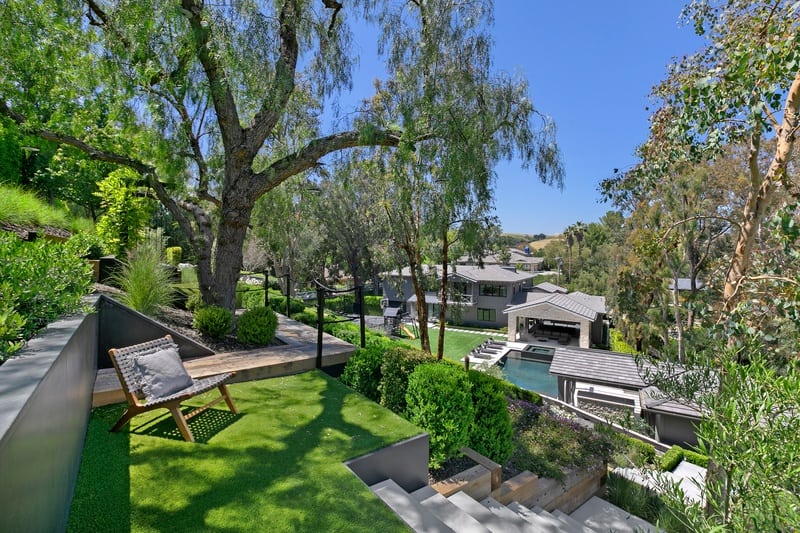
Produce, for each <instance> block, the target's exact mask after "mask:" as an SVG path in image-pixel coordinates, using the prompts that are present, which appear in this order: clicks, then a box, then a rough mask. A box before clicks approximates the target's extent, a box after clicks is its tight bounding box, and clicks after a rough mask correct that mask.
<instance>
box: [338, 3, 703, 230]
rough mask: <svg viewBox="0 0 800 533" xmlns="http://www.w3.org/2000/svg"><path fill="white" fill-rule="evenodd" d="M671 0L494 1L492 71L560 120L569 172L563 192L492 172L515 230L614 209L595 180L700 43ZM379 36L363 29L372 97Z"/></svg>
mask: <svg viewBox="0 0 800 533" xmlns="http://www.w3.org/2000/svg"><path fill="white" fill-rule="evenodd" d="M683 5H684V4H683V2H678V1H674V0H602V1H590V0H577V1H572V2H553V1H549V2H545V1H540V0H495V24H494V28H493V30H492V33H493V35H494V38H495V48H494V69H495V70H496V71H506V72H514V73H520V74H522V75H524V76H525V77H526V78H527V79H528V82H529V84H530V97H531V99H532V101H533V103H534V105H535V106H536V107H537V108H538V109H539V110H540V111H541V112H543V113H545V114H548V115H550V116H551V117H552V118H553V119H554V120H555V122H556V125H557V127H558V135H557V140H558V143H559V145H560V147H561V151H562V154H563V158H564V165H565V169H566V179H565V185H564V189H563V191H559V190H558V189H556V188H552V187H548V186H545V185H542V184H541V183H540V182H539V179H538V177H537V176H535V175H534V174H532V173H531V172H525V171H523V170H522V169H521V168H520V165H519V163H517V162H511V163H502V164H501V165H499V166H498V167H497V168H496V169H495V171H496V174H497V182H496V188H495V196H496V214H497V215H498V216H499V217H500V220H501V223H502V226H503V230H504V231H506V232H512V233H530V234H533V233H545V234H548V235H551V234H557V233H560V232H561V231H562V230H563V229H564V228H565V227H566V226H568V225H569V224H572V223H574V222H577V221H579V220H580V221H583V222H586V223H589V222H595V221H597V220H599V218H600V217H601V216H602V215H603V214H604V213H605V212H606V211H608V210H609V209H610V206H609V205H606V204H601V203H599V194H598V192H597V185H598V184H599V182H600V181H601V180H602V179H603V178H605V177H608V176H610V175H611V174H612V172H613V169H615V168H618V169H621V170H624V169H626V168H629V167H630V166H632V165H633V164H635V162H636V157H635V153H634V151H635V148H636V146H637V145H639V144H641V143H642V142H644V141H645V140H646V138H647V127H648V122H647V118H648V116H649V113H648V112H647V111H646V110H645V107H646V106H648V105H649V104H650V101H649V99H648V95H649V93H650V89H651V88H652V87H653V86H654V85H655V84H657V83H658V82H659V81H660V80H662V79H663V78H664V77H665V75H666V71H667V65H668V64H669V63H670V62H671V60H672V58H674V57H679V56H682V55H685V54H689V53H692V52H694V51H696V50H698V49H699V48H700V47H701V46H702V44H703V42H702V41H701V40H700V38H698V37H697V36H696V35H695V34H694V32H693V30H692V28H691V27H687V26H681V25H680V24H679V21H678V18H679V15H680V12H681V9H682V7H683ZM373 43H374V35H370V34H368V33H364V32H363V31H359V30H358V29H356V35H355V46H356V48H357V50H358V51H359V53H360V54H361V68H360V71H359V72H358V73H357V74H356V78H355V80H354V94H355V95H358V96H359V97H361V96H365V95H368V94H371V92H372V90H371V83H372V79H373V78H374V77H375V76H379V75H380V72H381V71H382V69H381V68H380V67H379V66H378V65H376V64H375V60H374V58H373V57H371V55H372V54H373V53H374V52H373V50H374V44H373Z"/></svg>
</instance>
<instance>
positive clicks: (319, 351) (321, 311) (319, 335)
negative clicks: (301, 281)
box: [317, 287, 325, 368]
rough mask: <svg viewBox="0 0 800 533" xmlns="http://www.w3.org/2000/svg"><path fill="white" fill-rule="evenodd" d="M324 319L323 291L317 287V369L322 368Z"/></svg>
mask: <svg viewBox="0 0 800 533" xmlns="http://www.w3.org/2000/svg"><path fill="white" fill-rule="evenodd" d="M324 319H325V290H324V289H323V288H321V287H317V368H322V323H323V321H324Z"/></svg>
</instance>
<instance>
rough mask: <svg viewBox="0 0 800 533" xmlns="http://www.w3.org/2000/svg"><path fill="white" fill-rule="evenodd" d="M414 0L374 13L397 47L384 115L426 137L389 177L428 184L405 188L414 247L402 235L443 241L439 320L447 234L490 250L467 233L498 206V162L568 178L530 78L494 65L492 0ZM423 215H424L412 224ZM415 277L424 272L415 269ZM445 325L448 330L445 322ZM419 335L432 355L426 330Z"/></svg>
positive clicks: (420, 305)
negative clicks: (413, 203)
mask: <svg viewBox="0 0 800 533" xmlns="http://www.w3.org/2000/svg"><path fill="white" fill-rule="evenodd" d="M386 5H388V6H391V5H392V3H387V4H386ZM409 5H410V6H411V9H408V10H404V11H397V10H393V9H391V8H385V9H384V10H382V11H380V12H379V14H378V18H379V19H380V20H381V21H382V23H383V30H384V31H383V36H384V41H383V42H384V44H385V45H386V46H389V47H390V48H391V53H390V54H389V67H390V70H391V72H393V73H394V79H393V80H392V81H391V83H389V84H387V85H386V87H385V90H384V95H383V99H382V103H383V105H384V109H385V110H386V111H387V113H386V115H385V116H386V117H387V121H397V120H402V121H403V127H404V131H406V132H407V133H410V132H413V134H412V136H413V137H417V138H424V137H427V138H428V140H427V141H426V142H424V143H416V145H413V144H409V145H408V149H407V150H406V154H405V156H404V157H402V158H400V157H398V158H396V159H394V161H395V162H396V163H397V164H398V165H399V167H398V169H403V170H404V171H395V172H393V173H392V174H391V175H392V176H395V177H397V178H399V180H400V182H398V183H395V190H401V189H403V188H407V187H408V186H409V185H411V186H416V185H418V186H419V187H420V188H421V189H424V190H425V195H426V196H425V197H422V196H418V194H419V193H415V192H410V193H408V194H406V196H407V197H408V198H411V197H416V198H418V199H419V200H420V205H419V206H418V209H412V210H408V211H406V213H407V216H409V217H410V218H409V220H410V221H411V222H413V225H414V226H415V228H416V229H414V231H413V232H412V234H409V233H405V235H406V236H411V237H413V239H416V243H415V244H413V246H409V239H406V240H405V242H404V243H403V245H402V246H404V247H406V249H408V248H415V249H416V250H419V248H420V243H421V240H420V239H422V238H427V239H429V240H430V241H433V242H437V243H438V244H439V257H438V259H439V262H440V263H441V264H442V276H441V278H440V290H439V305H440V306H441V307H440V313H441V314H440V316H446V312H447V297H448V291H449V281H448V277H449V273H450V268H449V246H450V241H449V238H450V236H451V235H452V234H451V233H450V230H451V229H454V228H456V227H457V228H458V229H459V233H460V238H462V239H464V240H465V242H467V241H469V242H470V243H474V244H473V246H474V247H476V248H481V249H483V248H485V243H482V244H481V243H478V242H477V240H475V239H468V236H471V235H479V232H475V231H472V230H473V229H474V228H477V227H480V226H481V221H482V219H485V218H486V216H487V214H488V212H489V210H490V208H491V206H492V181H493V178H494V173H493V167H494V165H495V164H496V163H497V162H498V161H500V160H504V159H505V160H509V159H512V158H514V157H519V158H520V159H521V161H522V164H523V166H524V167H526V168H529V167H533V168H534V170H535V172H536V173H537V175H538V177H539V178H540V179H541V180H542V181H543V182H545V183H551V184H557V185H561V183H562V180H563V169H562V167H561V161H560V154H559V152H558V148H557V146H556V144H555V140H554V133H555V128H554V126H553V124H552V122H551V121H550V119H549V118H548V117H546V116H544V115H542V114H540V113H538V112H537V111H536V110H535V109H534V107H533V105H532V103H531V102H530V100H529V98H528V86H527V83H526V81H525V80H524V79H519V78H511V77H508V76H505V75H495V74H492V73H491V71H490V67H491V39H490V37H489V35H488V27H489V24H490V22H491V19H492V8H493V6H492V2H490V1H488V0H484V1H479V2H467V3H465V2H459V1H456V0H444V1H439V2H429V1H420V0H412V1H410V2H409ZM406 20H411V21H413V22H412V24H411V26H412V27H413V28H414V31H413V32H409V31H408V29H407V27H404V25H402V24H401V22H402V21H406ZM536 120H540V122H538V123H536V122H534V121H536ZM390 123H391V122H390ZM424 202H427V205H424ZM394 205H396V206H403V205H409V204H408V203H407V202H395V203H394ZM420 215H422V216H423V217H424V218H419V219H417V220H414V217H418V216H420ZM397 218H398V217H395V219H397ZM484 225H485V224H484ZM395 226H397V223H395ZM414 254H417V255H419V254H418V253H417V252H414ZM411 255H413V254H409V262H410V263H413V264H417V265H419V264H420V261H419V259H418V258H412V257H411ZM412 270H413V268H412ZM412 279H418V277H417V276H414V275H412ZM420 279H421V278H420ZM418 281H419V279H418ZM415 293H416V295H417V314H418V317H419V318H420V321H423V320H424V319H426V318H427V305H426V302H425V299H424V291H422V290H421V287H416V288H415ZM441 322H442V323H441V328H444V322H445V321H444V320H442V321H441ZM440 339H443V329H440ZM420 340H421V344H422V347H423V349H424V350H426V351H428V352H430V346H429V339H428V338H427V331H426V329H425V327H423V328H422V332H421V336H420ZM441 344H442V341H440V346H441ZM440 354H441V349H440Z"/></svg>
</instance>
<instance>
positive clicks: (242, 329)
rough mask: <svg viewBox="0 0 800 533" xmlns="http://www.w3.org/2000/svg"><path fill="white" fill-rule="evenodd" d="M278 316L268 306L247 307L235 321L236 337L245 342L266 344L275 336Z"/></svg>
mask: <svg viewBox="0 0 800 533" xmlns="http://www.w3.org/2000/svg"><path fill="white" fill-rule="evenodd" d="M277 329H278V317H277V316H276V315H275V311H273V310H272V309H271V308H269V307H264V306H263V305H262V306H261V307H254V308H253V309H248V310H247V311H245V312H244V313H242V315H241V316H240V317H239V319H238V320H237V321H236V338H237V339H239V342H243V343H245V344H257V345H260V346H266V345H268V344H269V343H271V342H272V339H274V338H275V330H277Z"/></svg>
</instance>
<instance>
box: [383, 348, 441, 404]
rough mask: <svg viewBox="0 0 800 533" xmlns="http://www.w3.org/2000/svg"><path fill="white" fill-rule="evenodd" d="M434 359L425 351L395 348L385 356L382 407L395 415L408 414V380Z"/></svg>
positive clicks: (387, 351) (389, 350)
mask: <svg viewBox="0 0 800 533" xmlns="http://www.w3.org/2000/svg"><path fill="white" fill-rule="evenodd" d="M432 360H433V359H432V358H431V357H430V356H429V355H428V354H426V353H425V352H423V351H420V350H414V349H411V348H405V347H400V346H395V347H393V348H390V349H388V350H386V352H385V353H384V354H383V364H382V365H381V375H382V378H381V384H380V386H379V390H380V393H381V405H382V406H384V407H386V408H387V409H391V410H392V411H394V412H395V413H398V414H401V415H402V414H403V413H405V412H406V389H407V387H408V378H409V376H410V375H411V374H412V373H413V372H414V369H415V368H416V367H417V366H418V365H420V364H422V363H426V362H430V361H432Z"/></svg>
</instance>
